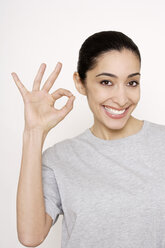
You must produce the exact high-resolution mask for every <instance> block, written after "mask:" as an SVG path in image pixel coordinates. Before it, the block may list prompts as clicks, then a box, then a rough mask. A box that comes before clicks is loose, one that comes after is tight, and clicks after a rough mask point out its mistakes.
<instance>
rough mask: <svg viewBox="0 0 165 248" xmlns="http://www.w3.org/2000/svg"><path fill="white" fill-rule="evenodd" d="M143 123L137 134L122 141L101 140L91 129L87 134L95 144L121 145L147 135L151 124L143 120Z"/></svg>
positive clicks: (87, 130)
mask: <svg viewBox="0 0 165 248" xmlns="http://www.w3.org/2000/svg"><path fill="white" fill-rule="evenodd" d="M142 121H143V126H142V128H141V129H140V130H139V131H138V132H137V133H135V134H132V135H129V136H127V137H123V138H120V139H114V140H104V139H101V138H99V137H97V136H95V135H94V134H93V133H92V131H91V130H90V129H89V128H87V129H86V131H85V133H86V135H88V137H89V138H90V140H93V142H95V143H101V144H107V145H109V144H119V143H122V142H124V143H125V142H126V141H131V140H135V139H137V138H140V137H141V136H142V135H143V134H144V133H145V131H146V129H147V127H148V124H149V122H148V121H147V120H142Z"/></svg>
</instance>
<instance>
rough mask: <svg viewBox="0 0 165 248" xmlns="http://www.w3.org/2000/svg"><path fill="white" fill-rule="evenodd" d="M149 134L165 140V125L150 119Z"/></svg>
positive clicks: (154, 137)
mask: <svg viewBox="0 0 165 248" xmlns="http://www.w3.org/2000/svg"><path fill="white" fill-rule="evenodd" d="M147 130H148V131H147V135H148V136H150V137H151V138H152V139H159V140H160V139H161V140H165V125H164V124H158V123H155V122H151V121H148V129H147Z"/></svg>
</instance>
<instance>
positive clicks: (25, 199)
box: [17, 130, 45, 243]
mask: <svg viewBox="0 0 165 248" xmlns="http://www.w3.org/2000/svg"><path fill="white" fill-rule="evenodd" d="M44 139H45V135H44V134H43V132H42V131H39V130H37V131H36V130H33V131H24V133H23V148H22V161H21V169H20V176H19V182H18V189H17V230H18V238H19V240H20V241H23V242H26V243H28V242H29V243H30V242H35V241H36V242H38V240H40V239H42V238H43V237H42V235H43V230H44V226H45V205H44V198H43V190H42V167H41V163H42V147H43V143H44Z"/></svg>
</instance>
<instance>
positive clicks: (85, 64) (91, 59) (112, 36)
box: [77, 31, 141, 82]
mask: <svg viewBox="0 0 165 248" xmlns="http://www.w3.org/2000/svg"><path fill="white" fill-rule="evenodd" d="M124 48H126V49H128V50H131V51H132V52H134V54H135V55H137V57H138V58H139V61H140V64H141V56H140V52H139V49H138V47H137V46H136V44H135V43H134V42H133V40H132V39H131V38H129V37H128V36H127V35H125V34H123V33H122V32H118V31H102V32H98V33H95V34H93V35H91V36H89V37H88V38H87V39H86V40H85V41H84V43H83V44H82V46H81V48H80V51H79V58H78V63H77V72H78V73H79V76H80V79H81V80H82V82H85V79H86V72H87V71H89V70H92V69H93V68H94V67H95V66H96V63H97V59H98V57H99V56H100V55H102V54H104V53H106V52H109V51H111V50H118V51H121V50H122V49H124Z"/></svg>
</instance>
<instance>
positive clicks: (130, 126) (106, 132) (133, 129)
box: [90, 116, 143, 140]
mask: <svg viewBox="0 0 165 248" xmlns="http://www.w3.org/2000/svg"><path fill="white" fill-rule="evenodd" d="M142 126H143V121H141V120H138V119H136V118H134V117H133V116H130V118H129V119H128V121H127V122H126V124H125V125H124V126H123V127H122V128H120V129H116V128H115V129H110V128H108V127H106V126H104V125H103V124H102V123H99V122H98V121H96V120H95V121H94V124H93V126H92V127H91V128H90V130H91V132H92V133H93V134H94V135H95V136H96V137H98V138H101V139H104V140H115V139H120V138H124V137H127V136H130V135H133V134H135V133H137V132H138V131H139V130H140V129H141V128H142Z"/></svg>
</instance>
